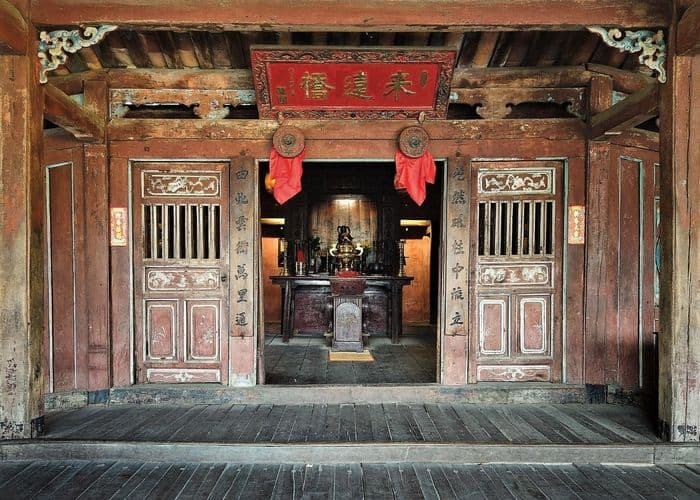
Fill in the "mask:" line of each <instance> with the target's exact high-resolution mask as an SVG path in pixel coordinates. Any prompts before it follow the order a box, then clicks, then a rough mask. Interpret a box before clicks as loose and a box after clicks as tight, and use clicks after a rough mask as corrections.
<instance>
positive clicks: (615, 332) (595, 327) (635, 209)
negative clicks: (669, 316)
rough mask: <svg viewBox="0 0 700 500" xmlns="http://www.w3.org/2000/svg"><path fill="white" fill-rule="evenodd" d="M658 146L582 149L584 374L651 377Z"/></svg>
mask: <svg viewBox="0 0 700 500" xmlns="http://www.w3.org/2000/svg"><path fill="white" fill-rule="evenodd" d="M658 162H659V159H658V153H657V152H656V151H650V150H646V149H641V148H635V147H626V146H621V145H615V144H613V145H610V144H607V143H592V144H591V146H590V157H589V182H588V200H589V203H588V217H587V221H588V226H587V234H588V242H587V260H586V265H587V273H586V338H585V345H586V347H585V359H586V374H585V380H586V382H587V383H589V384H607V385H617V386H622V387H624V388H634V387H639V386H647V387H649V386H650V384H651V383H652V381H653V379H654V374H655V371H656V369H655V359H654V348H655V347H654V341H655V339H654V267H655V235H656V229H655V213H656V207H657V206H658V205H657V203H655V200H657V199H658V182H657V177H658Z"/></svg>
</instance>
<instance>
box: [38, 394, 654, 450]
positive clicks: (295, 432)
mask: <svg viewBox="0 0 700 500" xmlns="http://www.w3.org/2000/svg"><path fill="white" fill-rule="evenodd" d="M46 430H47V434H46V435H45V436H44V437H45V439H81V440H112V441H152V442H195V443H197V442H211V443H337V442H374V443H377V442H386V443H396V442H429V443H489V444H494V443H502V444H608V443H639V444H643V443H654V442H657V441H658V440H657V438H656V436H655V434H654V429H653V426H652V424H651V422H650V421H649V419H648V418H647V416H646V415H645V413H644V412H643V411H642V410H640V409H639V408H635V407H629V406H614V405H580V404H563V405H553V404H547V405H544V404H542V405H530V404H517V405H469V404H444V403H441V404H395V403H385V404H341V405H329V404H314V405H312V404H304V405H258V404H250V405H244V404H234V405H230V404H227V405H223V404H222V405H213V404H206V405H204V404H203V405H181V406H159V405H158V406H156V405H116V406H95V405H93V406H88V407H85V408H82V409H79V410H74V411H69V412H59V413H54V414H49V415H47V417H46Z"/></svg>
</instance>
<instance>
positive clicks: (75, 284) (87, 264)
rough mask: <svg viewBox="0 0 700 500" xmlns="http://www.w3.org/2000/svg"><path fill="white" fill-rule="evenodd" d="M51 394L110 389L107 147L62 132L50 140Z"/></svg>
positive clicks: (46, 164)
mask: <svg viewBox="0 0 700 500" xmlns="http://www.w3.org/2000/svg"><path fill="white" fill-rule="evenodd" d="M44 141H45V143H44V155H43V162H42V164H43V168H44V176H45V184H46V215H45V217H46V219H45V220H46V226H45V231H46V260H47V263H46V281H47V286H46V294H47V296H46V311H45V323H46V327H45V332H46V333H45V339H44V356H45V360H46V367H47V376H46V377H45V381H44V382H45V384H44V385H45V390H47V391H48V392H60V391H67V390H89V391H95V390H101V389H107V388H109V387H110V382H111V381H110V359H111V349H110V329H109V252H108V226H109V223H108V216H107V213H108V210H107V203H108V202H107V189H108V180H107V169H106V149H105V147H104V146H100V145H83V144H81V143H78V142H76V141H75V140H74V139H73V138H72V137H70V136H66V135H65V134H63V133H61V132H60V131H59V130H52V131H50V132H48V133H47V134H46V135H45V138H44Z"/></svg>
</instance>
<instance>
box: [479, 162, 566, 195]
mask: <svg viewBox="0 0 700 500" xmlns="http://www.w3.org/2000/svg"><path fill="white" fill-rule="evenodd" d="M553 180H554V170H553V169H551V168H550V169H542V170H526V169H523V170H479V176H478V183H479V187H478V189H479V193H492V194H521V193H527V194H552V193H554V182H553Z"/></svg>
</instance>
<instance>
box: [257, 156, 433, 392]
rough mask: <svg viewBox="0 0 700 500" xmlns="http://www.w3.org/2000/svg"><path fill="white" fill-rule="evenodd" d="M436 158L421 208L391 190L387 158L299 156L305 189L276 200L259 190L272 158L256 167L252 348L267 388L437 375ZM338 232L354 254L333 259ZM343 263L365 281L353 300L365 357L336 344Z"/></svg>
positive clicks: (427, 379) (412, 380)
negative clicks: (257, 290)
mask: <svg viewBox="0 0 700 500" xmlns="http://www.w3.org/2000/svg"><path fill="white" fill-rule="evenodd" d="M436 165H437V175H436V181H435V183H434V184H427V186H426V188H427V189H426V191H427V197H426V200H425V202H424V203H423V204H422V206H418V205H417V204H416V203H415V202H414V201H413V200H412V199H411V198H410V197H409V196H408V195H407V194H405V193H401V192H397V191H396V190H395V189H394V185H393V180H394V173H395V165H394V163H393V162H390V161H307V162H305V163H304V174H303V177H302V186H303V189H302V191H301V192H300V193H299V194H297V195H296V196H295V197H293V198H291V199H290V200H289V201H287V202H286V203H285V204H284V205H280V204H278V203H277V202H276V201H275V199H274V197H273V196H272V194H270V193H268V192H266V191H265V184H264V177H265V174H266V173H267V172H268V171H269V165H268V163H267V162H260V168H259V172H260V179H259V182H260V193H261V195H260V216H261V220H260V222H261V236H262V238H261V240H262V241H261V248H262V259H261V260H262V266H261V267H262V276H261V281H262V286H261V288H262V290H263V308H264V342H259V346H258V348H259V349H260V350H263V351H264V352H263V353H260V354H261V355H260V358H262V359H263V360H264V366H265V383H266V384H282V385H312V384H386V383H392V384H397V383H398V384H419V383H434V382H436V376H437V375H436V374H437V373H438V361H437V360H438V348H437V346H438V338H437V336H438V329H437V319H438V317H439V313H438V308H439V307H440V305H439V297H438V290H439V289H438V283H439V270H440V262H439V256H440V241H441V222H442V221H441V219H442V212H443V205H442V202H443V200H442V197H443V193H442V192H443V185H444V180H443V176H444V172H445V168H444V162H442V161H438V162H436ZM340 228H343V231H345V230H346V229H347V230H349V232H350V234H351V238H352V244H353V246H354V247H355V248H356V249H357V253H360V252H361V254H360V255H357V256H356V258H353V259H352V260H351V261H341V260H340V259H339V258H337V257H334V256H333V255H332V254H333V253H336V252H335V250H337V247H338V244H339V243H338V242H339V238H340V237H339V230H340ZM343 269H346V270H347V269H351V270H352V271H356V272H357V273H358V276H357V280H358V281H361V282H362V286H363V287H364V289H363V291H361V292H360V295H358V296H357V297H358V299H357V300H358V302H357V306H358V310H360V308H361V314H360V317H361V320H360V321H361V328H362V341H361V342H362V349H363V350H364V353H365V355H366V356H365V357H364V358H363V359H360V357H361V356H360V357H358V356H356V355H351V356H347V357H345V356H343V355H339V354H337V352H338V351H342V349H338V346H339V344H338V343H337V342H335V343H334V340H337V337H334V333H335V334H336V335H337V332H338V330H335V331H334V328H337V327H336V326H334V325H336V323H334V318H335V317H336V316H337V315H338V314H339V313H337V312H336V311H337V310H336V309H335V306H334V303H335V304H336V305H337V304H339V302H334V294H333V292H332V290H331V284H332V283H337V281H338V280H337V278H338V277H339V276H340V275H341V274H343V273H342V272H340V271H342V270H343ZM285 273H288V274H289V276H281V275H284V274H285ZM402 276H405V277H402ZM346 307H348V308H349V307H351V306H346ZM338 317H339V316H338ZM334 346H335V347H334ZM341 354H342V353H341ZM347 358H350V359H349V360H345V359H347ZM338 359H343V360H342V361H341V360H338Z"/></svg>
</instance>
